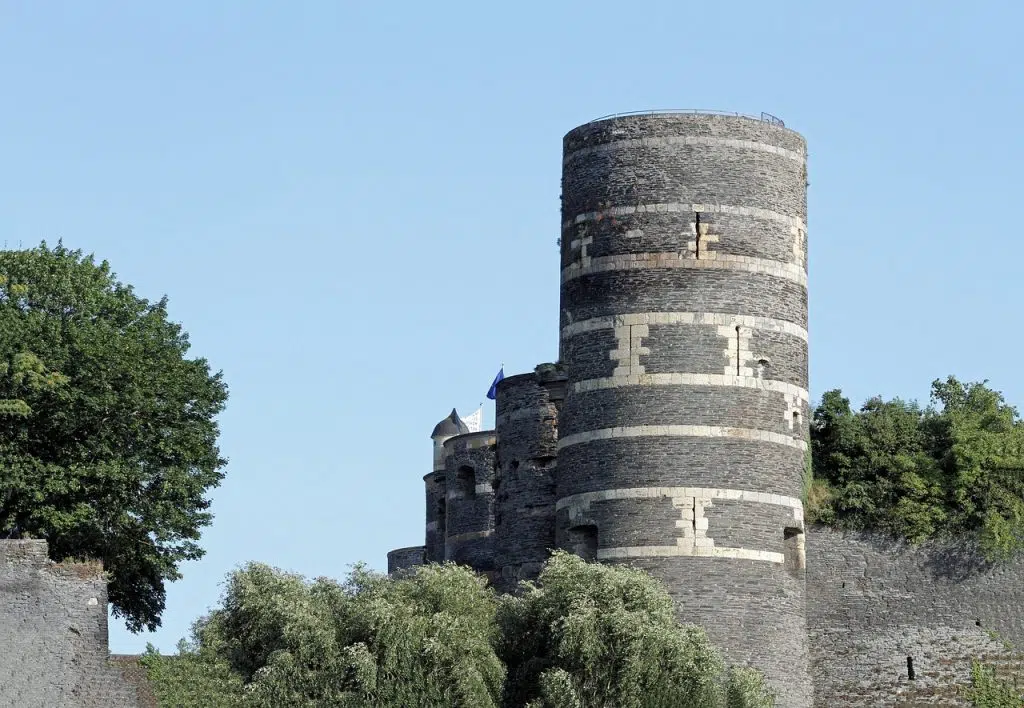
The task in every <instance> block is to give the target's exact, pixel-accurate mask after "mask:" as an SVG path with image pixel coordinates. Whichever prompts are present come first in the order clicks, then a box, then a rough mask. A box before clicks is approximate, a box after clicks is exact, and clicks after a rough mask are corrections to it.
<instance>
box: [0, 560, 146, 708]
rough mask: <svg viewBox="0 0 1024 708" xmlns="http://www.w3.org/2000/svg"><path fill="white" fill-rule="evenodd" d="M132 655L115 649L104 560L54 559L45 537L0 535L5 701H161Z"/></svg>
mask: <svg viewBox="0 0 1024 708" xmlns="http://www.w3.org/2000/svg"><path fill="white" fill-rule="evenodd" d="M130 663H131V662H123V661H122V662H120V663H118V662H112V661H111V660H110V655H109V652H108V649H107V585H106V579H105V577H104V576H103V569H102V566H100V564H98V563H60V564H56V563H52V562H50V561H49V559H48V558H47V546H46V542H45V541H36V540H33V541H0V706H11V707H12V708H54V707H55V706H62V707H63V706H67V707H68V708H79V707H81V708H122V707H123V708H129V707H136V706H155V705H156V704H155V702H154V701H153V695H152V693H151V691H150V690H149V687H148V685H146V682H145V679H144V678H143V677H142V676H141V674H140V672H139V671H137V670H134V671H133V670H132V667H131V666H130Z"/></svg>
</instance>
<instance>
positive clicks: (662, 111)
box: [590, 108, 786, 128]
mask: <svg viewBox="0 0 1024 708" xmlns="http://www.w3.org/2000/svg"><path fill="white" fill-rule="evenodd" d="M673 113H693V114H699V115H711V116H738V117H740V118H750V119H752V120H761V121H764V122H765V123H770V124H771V125H777V126H780V127H782V128H784V127H786V124H785V123H783V122H782V119H781V118H778V117H776V116H773V115H772V114H771V113H764V112H763V111H762V113H761V115H760V116H756V115H753V114H750V113H736V112H734V111H714V110H709V109H705V108H656V109H653V110H648V111H627V112H625V113H612V114H611V115H607V116H601V117H600V118H595V119H594V120H592V121H590V122H591V123H596V122H597V121H599V120H608V119H610V118H624V117H626V116H646V115H666V114H667V115H671V114H673Z"/></svg>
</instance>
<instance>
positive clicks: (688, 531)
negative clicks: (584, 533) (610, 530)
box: [555, 487, 804, 563]
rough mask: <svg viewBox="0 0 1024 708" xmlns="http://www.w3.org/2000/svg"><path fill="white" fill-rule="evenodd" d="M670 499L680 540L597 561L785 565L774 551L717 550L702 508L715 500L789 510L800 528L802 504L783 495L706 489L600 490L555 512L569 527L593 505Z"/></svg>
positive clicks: (615, 552) (623, 550)
mask: <svg viewBox="0 0 1024 708" xmlns="http://www.w3.org/2000/svg"><path fill="white" fill-rule="evenodd" d="M661 498H670V499H672V504H673V506H675V507H676V508H677V509H679V510H680V511H681V512H682V518H681V519H680V520H678V521H676V526H677V527H678V528H679V529H680V531H681V532H682V536H680V537H678V538H676V539H675V545H671V546H667V545H665V546H619V547H612V548H599V549H598V550H597V558H598V560H611V559H617V558H651V557H664V556H691V557H693V556H698V557H705V558H734V559H742V560H756V561H767V562H770V563H784V562H785V554H783V553H778V552H775V551H764V550H754V549H749V548H732V547H722V546H716V545H715V541H714V539H713V538H711V537H709V536H708V519H707V518H706V517H705V515H704V508H705V507H706V506H708V505H709V504H711V503H712V502H713V501H714V500H715V499H730V500H737V501H745V502H753V503H757V504H771V505H775V506H783V507H788V508H790V509H792V511H793V521H794V524H796V525H797V526H798V527H799V528H801V529H802V528H803V518H804V512H803V503H802V502H801V501H800V500H799V499H797V498H795V497H789V496H785V495H782V494H767V493H765V492H753V491H749V490H746V489H718V488H708V487H631V488H624V489H603V490H600V491H596V492H583V493H580V494H573V495H572V496H568V497H564V498H562V499H559V500H558V502H557V503H556V505H555V508H556V509H557V510H562V509H567V510H568V511H569V517H570V523H575V522H577V521H580V520H585V517H586V513H587V511H588V510H589V508H590V505H591V504H592V503H594V502H601V501H610V500H616V499H661Z"/></svg>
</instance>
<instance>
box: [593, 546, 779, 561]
mask: <svg viewBox="0 0 1024 708" xmlns="http://www.w3.org/2000/svg"><path fill="white" fill-rule="evenodd" d="M665 556H695V557H704V558H739V559H741V560H754V561H768V562H769V563H785V562H786V556H785V555H783V554H782V553H776V552H774V551H756V550H754V549H752V548H725V547H719V546H695V545H694V546H690V545H684V546H618V547H616V548H599V549H597V559H598V560H612V559H616V558H652V557H665Z"/></svg>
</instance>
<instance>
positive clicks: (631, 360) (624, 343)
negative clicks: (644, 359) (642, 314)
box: [608, 324, 651, 377]
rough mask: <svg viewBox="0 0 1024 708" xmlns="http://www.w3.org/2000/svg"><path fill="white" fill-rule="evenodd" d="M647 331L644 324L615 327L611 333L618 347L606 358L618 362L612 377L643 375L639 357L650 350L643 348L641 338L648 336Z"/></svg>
mask: <svg viewBox="0 0 1024 708" xmlns="http://www.w3.org/2000/svg"><path fill="white" fill-rule="evenodd" d="M648 329H649V328H648V326H647V325H645V324H643V325H641V324H635V325H616V326H615V328H614V330H613V331H614V332H615V341H616V342H617V344H618V347H617V348H616V349H612V350H611V351H610V352H608V357H609V358H610V359H613V360H614V361H617V362H618V365H617V366H616V367H615V369H614V370H613V371H612V376H629V377H639V376H640V375H641V374H643V373H644V367H643V365H642V364H641V363H640V357H641V356H644V355H645V354H650V353H651V350H650V349H648V348H647V347H645V346H643V338H644V337H646V336H648V334H649V332H648Z"/></svg>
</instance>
